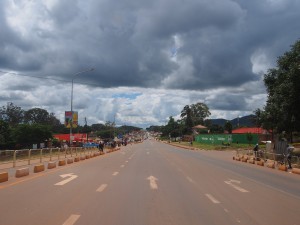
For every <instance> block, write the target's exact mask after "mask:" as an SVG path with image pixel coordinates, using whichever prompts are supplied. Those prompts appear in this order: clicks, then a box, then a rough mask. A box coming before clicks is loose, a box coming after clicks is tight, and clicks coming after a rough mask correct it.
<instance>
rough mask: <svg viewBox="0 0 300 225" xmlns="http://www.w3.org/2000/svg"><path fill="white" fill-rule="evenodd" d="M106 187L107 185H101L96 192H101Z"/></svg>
mask: <svg viewBox="0 0 300 225" xmlns="http://www.w3.org/2000/svg"><path fill="white" fill-rule="evenodd" d="M106 187H107V184H102V185H101V186H100V187H99V188H98V189H97V192H102V191H104V189H105V188H106Z"/></svg>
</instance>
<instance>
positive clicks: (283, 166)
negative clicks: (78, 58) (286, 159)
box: [278, 164, 287, 171]
mask: <svg viewBox="0 0 300 225" xmlns="http://www.w3.org/2000/svg"><path fill="white" fill-rule="evenodd" d="M278 169H279V170H281V171H287V167H286V165H284V164H283V165H279V166H278Z"/></svg>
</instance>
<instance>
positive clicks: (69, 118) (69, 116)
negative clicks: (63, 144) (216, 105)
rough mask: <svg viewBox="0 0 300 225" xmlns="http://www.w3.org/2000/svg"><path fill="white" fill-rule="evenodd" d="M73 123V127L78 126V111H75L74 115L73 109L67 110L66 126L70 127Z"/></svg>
mask: <svg viewBox="0 0 300 225" xmlns="http://www.w3.org/2000/svg"><path fill="white" fill-rule="evenodd" d="M71 123H72V128H76V127H77V126H78V112H77V111H73V115H72V112H71V111H65V126H66V128H70V127H71Z"/></svg>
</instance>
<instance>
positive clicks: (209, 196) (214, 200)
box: [205, 194, 220, 204]
mask: <svg viewBox="0 0 300 225" xmlns="http://www.w3.org/2000/svg"><path fill="white" fill-rule="evenodd" d="M205 196H206V197H208V198H209V200H210V201H212V203H214V204H220V202H219V201H218V200H217V199H215V198H214V197H213V196H212V195H211V194H205Z"/></svg>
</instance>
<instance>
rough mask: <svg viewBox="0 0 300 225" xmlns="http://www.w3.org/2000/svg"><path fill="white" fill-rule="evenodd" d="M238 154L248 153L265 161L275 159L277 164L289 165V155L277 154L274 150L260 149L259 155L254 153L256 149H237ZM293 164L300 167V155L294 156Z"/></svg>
mask: <svg viewBox="0 0 300 225" xmlns="http://www.w3.org/2000/svg"><path fill="white" fill-rule="evenodd" d="M236 155H237V156H240V155H248V156H249V157H253V158H254V157H256V158H259V159H261V160H263V161H267V160H274V161H275V162H277V164H282V163H283V164H285V165H288V162H287V157H286V156H285V155H284V154H276V153H274V152H268V151H266V150H259V151H258V152H257V156H255V155H254V151H253V150H252V149H237V150H236ZM291 164H292V165H294V166H295V165H296V167H297V168H300V157H298V156H292V158H291Z"/></svg>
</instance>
